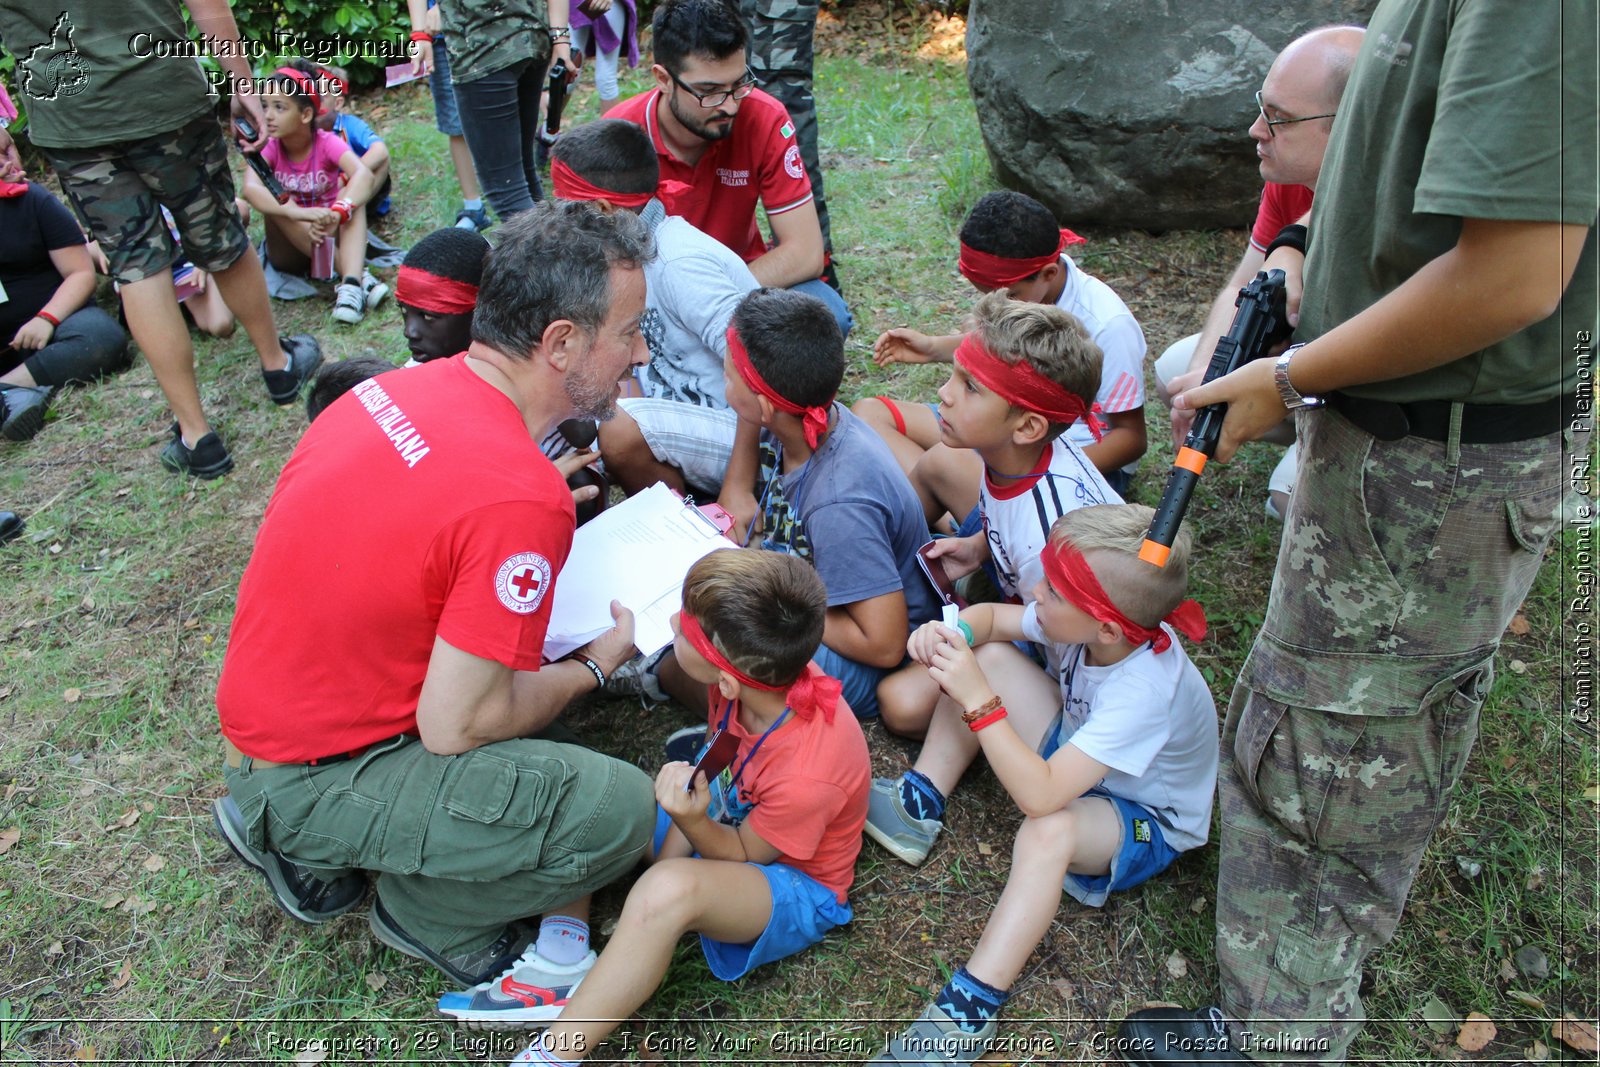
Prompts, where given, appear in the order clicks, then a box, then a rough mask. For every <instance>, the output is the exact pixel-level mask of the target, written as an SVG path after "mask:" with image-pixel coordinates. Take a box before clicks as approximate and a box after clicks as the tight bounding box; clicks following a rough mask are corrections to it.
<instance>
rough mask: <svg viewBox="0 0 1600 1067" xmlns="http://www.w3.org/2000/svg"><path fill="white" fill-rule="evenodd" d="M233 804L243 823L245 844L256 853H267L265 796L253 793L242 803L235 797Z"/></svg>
mask: <svg viewBox="0 0 1600 1067" xmlns="http://www.w3.org/2000/svg"><path fill="white" fill-rule="evenodd" d="M234 802H235V803H236V804H238V806H239V815H240V817H241V818H242V820H243V822H244V839H245V841H246V843H248V844H249V846H250V847H251V848H253V849H255V850H256V851H257V852H265V851H267V849H268V845H267V795H266V794H265V793H255V794H253V795H251V796H250V797H247V798H246V799H244V800H242V801H241V800H239V798H238V797H237V796H235V797H234Z"/></svg>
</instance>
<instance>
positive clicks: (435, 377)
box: [215, 202, 655, 984]
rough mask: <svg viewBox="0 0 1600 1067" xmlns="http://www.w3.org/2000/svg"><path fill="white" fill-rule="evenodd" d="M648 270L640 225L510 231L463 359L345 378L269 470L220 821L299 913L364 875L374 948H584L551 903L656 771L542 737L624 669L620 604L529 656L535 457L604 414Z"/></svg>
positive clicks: (342, 907) (555, 503) (629, 365)
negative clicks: (585, 637)
mask: <svg viewBox="0 0 1600 1067" xmlns="http://www.w3.org/2000/svg"><path fill="white" fill-rule="evenodd" d="M654 255H655V249H654V241H653V239H652V238H651V236H650V233H649V231H648V230H646V229H645V227H644V226H643V224H642V223H640V222H639V220H638V219H637V217H635V216H634V215H632V214H631V213H626V212H619V213H615V214H611V215H607V214H604V213H602V212H600V211H598V210H596V209H595V208H594V207H592V206H591V205H587V204H570V203H550V202H546V203H544V204H540V205H538V206H537V207H536V208H534V209H532V210H529V211H527V212H523V213H522V214H520V215H519V216H518V217H517V218H516V219H515V220H514V221H512V222H510V223H507V224H506V225H505V226H503V227H502V228H501V230H500V236H499V241H498V243H497V246H496V248H495V249H494V251H493V252H492V253H491V254H490V258H489V260H488V262H487V264H486V266H485V268H484V273H483V283H482V286H481V288H480V290H479V297H478V304H477V309H476V311H475V313H474V315H473V321H472V343H471V345H470V346H469V347H468V348H467V350H466V351H465V352H464V353H462V354H460V355H459V356H456V357H455V358H452V359H439V360H434V361H432V362H429V363H425V364H423V365H421V366H419V367H415V368H405V369H401V370H395V371H391V372H389V373H387V374H384V375H381V376H380V377H377V378H372V379H370V380H368V381H365V382H362V383H361V384H360V385H357V386H356V387H355V388H354V389H352V390H351V391H350V392H349V393H347V394H345V395H344V396H342V397H340V398H339V399H338V400H336V401H335V402H334V403H333V404H331V405H330V406H329V407H328V408H327V410H326V411H324V412H323V413H322V414H321V415H320V416H319V417H318V418H317V420H316V422H315V423H313V424H312V425H311V427H310V429H308V430H307V431H306V434H305V436H304V437H303V438H301V441H300V444H299V446H298V447H296V449H295V452H294V455H293V456H292V457H291V458H290V460H289V462H288V464H287V465H286V466H285V467H284V470H283V474H282V475H281V476H280V478H279V479H278V485H277V488H276V489H275V490H274V491H273V495H272V500H271V502H270V503H269V504H268V506H267V512H266V517H265V519H264V520H263V522H262V525H261V529H260V532H259V533H258V534H257V537H256V544H255V550H254V552H253V553H252V555H251V558H250V564H249V566H248V567H247V568H246V570H245V574H244V579H243V581H242V582H241V583H240V586H239V599H238V608H237V611H236V612H235V615H234V622H233V631H232V634H231V635H230V637H229V641H228V652H227V657H226V659H225V660H224V662H223V666H222V678H221V681H220V683H219V685H218V687H217V709H218V712H219V713H220V717H221V722H222V733H223V739H224V750H225V760H224V762H225V767H226V769H225V771H224V777H225V779H226V781H227V785H228V795H227V796H225V797H223V798H221V799H220V800H218V801H217V803H216V805H215V816H216V820H217V825H218V827H219V829H220V830H221V831H222V834H223V836H224V838H225V839H226V840H227V842H228V844H229V845H230V846H231V847H232V848H233V850H234V851H235V852H236V853H237V854H238V856H239V858H240V859H242V860H244V861H245V862H246V863H248V864H250V865H251V866H252V867H254V868H256V869H257V870H258V871H260V872H261V873H262V874H263V875H264V876H265V877H266V878H267V881H268V883H269V884H270V885H271V887H272V890H273V893H274V895H275V897H276V898H277V901H278V903H279V905H280V906H281V907H283V909H284V910H285V911H287V912H288V913H289V914H290V915H292V916H294V917H295V918H298V919H300V920H302V921H305V922H321V921H325V920H327V919H330V918H332V917H334V916H337V915H339V914H342V913H343V912H345V911H348V910H350V909H351V908H353V907H355V906H356V905H357V904H358V903H360V901H361V898H362V896H363V895H364V894H365V881H364V878H363V874H362V872H371V873H372V874H374V875H376V886H377V899H376V901H375V902H374V904H373V908H372V912H371V915H370V917H369V922H370V925H371V927H372V931H373V933H374V935H376V936H377V938H378V939H379V940H380V941H382V942H383V943H384V944H386V945H388V946H390V947H391V948H394V949H396V950H398V951H400V952H403V953H406V954H408V955H412V956H416V957H419V958H421V959H425V960H427V961H429V962H430V963H433V964H434V965H435V966H437V967H438V968H439V969H440V970H442V971H444V972H445V973H446V974H448V975H450V976H451V978H452V979H454V980H456V981H461V982H466V983H467V984H472V983H475V982H478V981H480V980H482V979H483V978H486V977H492V976H493V975H496V974H499V973H500V972H501V971H503V970H505V968H506V967H507V966H509V965H510V963H511V962H512V961H513V960H515V959H517V958H518V957H519V956H522V955H523V953H524V950H525V949H527V950H528V951H529V952H534V951H535V950H534V949H532V948H530V947H529V941H530V936H529V934H528V933H525V932H524V927H523V926H522V924H521V922H520V920H521V919H523V918H525V917H527V916H529V915H536V914H543V915H544V916H545V923H546V925H550V924H552V922H553V920H555V922H554V925H555V926H556V927H559V929H560V930H562V931H565V932H567V933H568V934H570V933H571V932H572V931H573V930H579V932H580V933H581V934H582V939H586V937H587V927H586V926H583V921H584V920H586V918H587V915H586V913H574V912H573V911H571V910H568V909H567V908H566V907H564V905H567V904H568V903H570V902H573V901H577V900H580V899H581V898H583V897H584V896H585V895H586V894H588V893H590V892H592V891H594V890H595V889H598V888H599V887H601V886H603V885H605V884H606V883H607V882H609V881H611V880H613V879H615V878H617V877H619V876H621V875H622V874H624V873H626V872H627V871H628V870H629V869H630V868H631V867H632V866H633V865H634V863H635V862H637V860H638V859H639V858H640V856H641V855H642V854H643V852H644V850H645V847H646V845H647V844H648V842H649V840H650V831H651V825H652V819H651V816H652V811H653V804H652V796H653V791H652V788H651V785H650V780H649V778H647V777H646V776H645V775H643V774H642V773H640V772H639V770H638V769H637V768H635V767H633V766H631V765H629V764H625V763H621V762H619V761H617V760H613V759H610V758H608V757H606V756H602V755H600V754H598V753H595V752H591V751H589V750H587V749H583V748H579V747H577V746H574V745H564V744H555V743H552V742H547V741H541V740H536V739H533V738H534V735H536V734H538V733H539V732H540V731H542V730H543V729H544V728H545V727H546V726H548V725H549V724H550V722H551V721H552V720H554V719H555V717H556V716H557V715H558V714H559V713H560V712H561V711H562V709H563V708H565V707H566V705H567V704H568V703H569V702H570V701H571V700H572V699H573V698H574V697H576V696H578V695H579V694H581V693H585V692H589V691H592V690H594V689H595V688H597V687H598V686H599V685H601V684H603V683H604V682H605V678H606V675H607V674H609V673H611V672H613V671H615V670H616V668H617V667H618V666H620V665H621V664H622V663H623V662H625V661H626V660H627V659H628V657H629V656H631V655H632V654H633V653H634V648H633V620H632V616H631V615H629V614H628V613H627V612H626V611H625V610H624V609H622V608H620V606H618V605H613V609H612V610H613V613H614V614H615V615H616V617H617V625H616V626H615V627H614V628H613V629H611V630H610V631H608V632H607V633H605V634H603V635H602V636H601V637H599V638H597V639H596V640H595V641H593V642H592V643H590V644H589V645H587V646H585V647H584V648H583V649H580V650H579V652H578V653H575V654H574V656H573V657H571V658H569V659H568V660H564V661H562V662H558V663H542V662H541V659H542V657H541V652H542V649H543V646H544V637H545V626H546V623H547V621H548V618H549V614H550V604H551V600H552V595H551V594H552V590H553V586H554V583H555V580H556V575H557V574H559V573H560V571H561V568H562V565H563V563H564V562H565V561H566V558H567V552H568V549H569V548H570V546H571V543H572V531H573V505H572V497H571V494H570V493H569V492H568V489H567V487H566V484H565V482H564V481H563V479H562V477H561V475H560V474H559V473H558V472H557V470H556V468H555V466H554V465H553V464H552V463H551V462H550V461H549V460H548V459H546V458H545V457H544V455H543V454H542V453H541V452H540V450H539V441H540V440H541V439H542V438H543V437H544V436H545V435H546V434H548V433H549V432H550V431H551V430H552V429H554V428H555V425H556V424H557V423H558V422H560V421H561V420H562V419H567V418H572V417H574V416H577V417H582V418H586V419H604V418H607V417H609V415H610V413H611V412H612V411H613V410H614V409H615V406H616V399H617V395H618V391H619V390H618V383H619V381H620V380H622V379H624V378H628V377H630V376H631V374H632V371H633V370H634V368H635V367H636V366H638V365H640V364H642V363H644V362H645V360H646V358H647V350H646V348H645V345H644V342H643V339H642V338H641V336H640V332H639V319H640V317H641V316H642V315H643V314H644V296H645V282H644V271H643V265H644V263H645V262H646V261H648V260H649V259H651V258H652V257H653V256H654ZM551 279H555V280H556V282H552V280H551ZM557 282H558V284H557ZM584 907H586V905H584ZM580 911H581V909H580ZM580 928H581V930H580ZM568 940H569V941H570V940H571V938H570V937H569V938H568ZM544 949H545V945H544V941H543V938H541V941H540V945H539V947H538V952H539V953H543V952H544ZM580 957H581V953H580ZM528 958H532V957H528ZM556 962H558V963H573V962H578V961H556ZM569 969H570V968H569Z"/></svg>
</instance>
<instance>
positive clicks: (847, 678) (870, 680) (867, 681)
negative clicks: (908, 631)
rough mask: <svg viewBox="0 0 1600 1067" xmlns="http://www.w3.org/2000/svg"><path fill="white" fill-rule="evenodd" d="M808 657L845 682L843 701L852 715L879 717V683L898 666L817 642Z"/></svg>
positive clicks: (866, 718)
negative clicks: (865, 660) (880, 664)
mask: <svg viewBox="0 0 1600 1067" xmlns="http://www.w3.org/2000/svg"><path fill="white" fill-rule="evenodd" d="M912 629H916V627H915V626H913V627H912ZM811 658H812V660H813V661H814V662H815V663H816V665H817V666H818V667H821V668H822V673H824V674H826V675H829V676H830V677H833V678H837V679H839V682H840V684H841V685H843V686H844V694H843V695H844V699H845V702H846V703H848V704H849V705H850V710H851V711H852V712H854V713H855V717H856V718H858V719H860V720H862V721H866V720H868V719H876V718H877V717H878V683H879V682H881V681H883V680H884V679H885V678H887V677H888V676H889V675H891V674H893V673H894V672H895V671H897V670H899V669H900V668H899V666H896V667H894V668H892V669H891V668H888V667H874V666H871V665H870V664H866V663H860V662H858V661H856V660H853V659H850V658H849V657H848V656H845V655H842V654H841V653H838V652H835V651H834V650H833V649H831V648H829V647H828V646H827V645H818V646H817V651H816V652H815V653H813V654H812V656H811Z"/></svg>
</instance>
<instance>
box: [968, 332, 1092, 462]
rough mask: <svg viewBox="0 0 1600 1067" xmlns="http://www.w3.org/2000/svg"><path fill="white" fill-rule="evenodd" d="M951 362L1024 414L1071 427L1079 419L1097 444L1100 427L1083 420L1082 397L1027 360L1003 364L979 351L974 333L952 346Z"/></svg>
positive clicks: (1085, 407)
mask: <svg viewBox="0 0 1600 1067" xmlns="http://www.w3.org/2000/svg"><path fill="white" fill-rule="evenodd" d="M955 360H956V362H957V363H959V364H961V368H962V369H963V370H965V371H966V372H967V373H968V374H970V375H972V376H973V377H974V378H976V379H978V381H980V382H982V383H983V385H984V386H985V387H986V388H987V389H988V390H989V391H990V392H992V393H994V394H996V395H997V396H999V397H1001V398H1002V399H1004V400H1005V401H1006V402H1007V403H1010V404H1013V405H1015V406H1017V407H1019V408H1022V409H1023V410H1024V411H1034V412H1038V413H1039V414H1040V415H1043V416H1044V417H1045V418H1047V419H1049V420H1050V421H1051V422H1060V423H1065V424H1066V425H1068V426H1071V425H1072V424H1073V423H1075V422H1077V421H1078V420H1079V419H1083V420H1084V425H1086V426H1088V427H1089V432H1090V433H1092V434H1094V439H1095V440H1096V441H1098V440H1100V425H1099V422H1098V421H1097V420H1095V419H1091V418H1086V416H1087V415H1088V414H1089V405H1088V404H1086V403H1084V400H1083V397H1081V396H1079V395H1078V394H1077V393H1074V392H1070V391H1068V390H1066V389H1063V388H1062V387H1061V386H1059V385H1057V384H1056V383H1055V382H1053V381H1051V380H1050V379H1049V378H1046V377H1045V376H1044V375H1042V374H1040V373H1039V372H1038V371H1036V370H1034V369H1033V365H1032V364H1031V363H1029V362H1028V361H1027V360H1025V359H1023V360H1018V361H1017V362H1015V363H1007V362H1006V361H1005V360H1003V359H1001V358H1000V357H999V356H997V355H995V354H994V353H992V352H990V351H989V350H988V349H987V348H984V347H983V342H982V341H979V340H978V335H977V334H976V333H969V334H967V336H965V337H963V338H962V339H961V343H960V344H959V345H957V346H956V353H955Z"/></svg>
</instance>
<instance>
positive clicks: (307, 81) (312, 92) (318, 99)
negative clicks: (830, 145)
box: [272, 67, 323, 115]
mask: <svg viewBox="0 0 1600 1067" xmlns="http://www.w3.org/2000/svg"><path fill="white" fill-rule="evenodd" d="M272 73H274V74H281V75H283V76H284V77H285V78H288V79H289V80H290V81H292V82H294V83H296V84H297V85H299V86H300V88H302V89H304V90H305V91H306V95H307V96H309V97H311V107H312V110H313V111H314V112H315V113H316V114H318V115H320V114H322V113H323V110H322V94H321V93H319V92H317V81H316V79H315V78H313V77H312V76H311V75H309V74H307V73H305V72H304V71H299V70H295V69H294V68H293V67H279V68H278V69H277V70H275V71H273V72H272Z"/></svg>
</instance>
